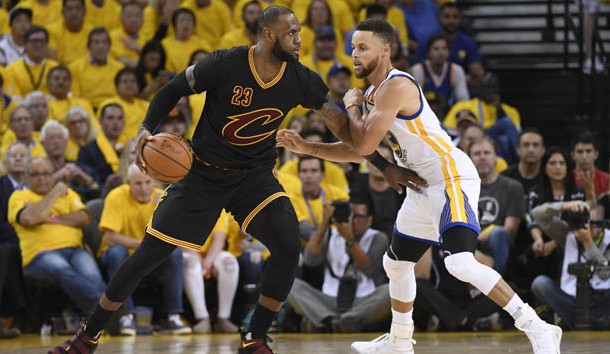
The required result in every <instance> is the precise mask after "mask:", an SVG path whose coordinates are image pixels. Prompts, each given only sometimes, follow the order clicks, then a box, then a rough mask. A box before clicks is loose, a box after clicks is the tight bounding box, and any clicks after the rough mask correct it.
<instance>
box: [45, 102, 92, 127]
mask: <svg viewBox="0 0 610 354" xmlns="http://www.w3.org/2000/svg"><path fill="white" fill-rule="evenodd" d="M47 102H48V103H49V117H51V118H52V119H55V120H56V121H58V122H60V123H61V124H66V114H67V113H68V111H69V110H70V108H72V107H75V106H79V107H81V108H82V109H84V110H85V111H87V113H89V120H90V121H91V124H92V128H99V126H100V125H99V123H98V121H97V119H95V114H94V112H93V107H91V103H89V101H87V100H86V99H84V98H80V97H74V96H69V97H66V99H63V100H58V99H56V98H55V97H53V96H51V95H47Z"/></svg>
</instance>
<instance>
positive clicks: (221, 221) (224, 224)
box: [199, 209, 229, 255]
mask: <svg viewBox="0 0 610 354" xmlns="http://www.w3.org/2000/svg"><path fill="white" fill-rule="evenodd" d="M228 231H229V214H228V213H227V212H226V211H225V210H224V209H222V212H221V213H220V216H219V217H218V221H216V225H214V228H213V229H212V231H211V232H210V235H209V236H208V238H207V239H206V240H205V243H204V244H203V246H201V249H200V250H199V253H201V254H202V255H205V254H206V253H208V250H209V249H210V247H211V246H212V242H213V240H214V234H215V233H217V232H222V233H224V234H227V233H228Z"/></svg>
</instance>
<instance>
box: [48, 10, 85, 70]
mask: <svg viewBox="0 0 610 354" xmlns="http://www.w3.org/2000/svg"><path fill="white" fill-rule="evenodd" d="M62 3H63V7H62V10H61V14H62V17H63V18H61V19H58V20H56V21H54V22H52V23H50V24H49V25H48V26H47V29H48V30H49V56H50V57H51V58H53V59H55V60H57V61H59V63H60V64H63V65H69V64H71V63H73V62H74V61H75V60H77V59H80V58H81V57H84V56H86V55H87V34H89V32H91V30H92V29H93V27H91V25H89V24H87V23H85V0H63V1H62Z"/></svg>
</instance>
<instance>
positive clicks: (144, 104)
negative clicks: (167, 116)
mask: <svg viewBox="0 0 610 354" xmlns="http://www.w3.org/2000/svg"><path fill="white" fill-rule="evenodd" d="M109 103H117V104H118V105H119V106H121V107H122V108H123V116H124V118H125V127H124V128H123V131H122V132H121V136H120V137H119V143H122V144H125V143H126V142H127V141H128V140H129V139H132V138H135V137H136V136H138V128H139V127H140V124H142V121H143V120H144V116H146V110H147V109H148V101H144V100H143V99H141V98H135V99H134V100H133V102H131V103H130V102H127V101H125V100H123V99H121V98H120V97H119V96H114V97H112V98H109V99H107V100H104V101H102V103H101V104H100V107H103V106H105V105H106V104H109Z"/></svg>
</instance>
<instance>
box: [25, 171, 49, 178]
mask: <svg viewBox="0 0 610 354" xmlns="http://www.w3.org/2000/svg"><path fill="white" fill-rule="evenodd" d="M52 175H53V172H33V173H30V174H28V176H29V177H32V178H36V177H51V176H52Z"/></svg>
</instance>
